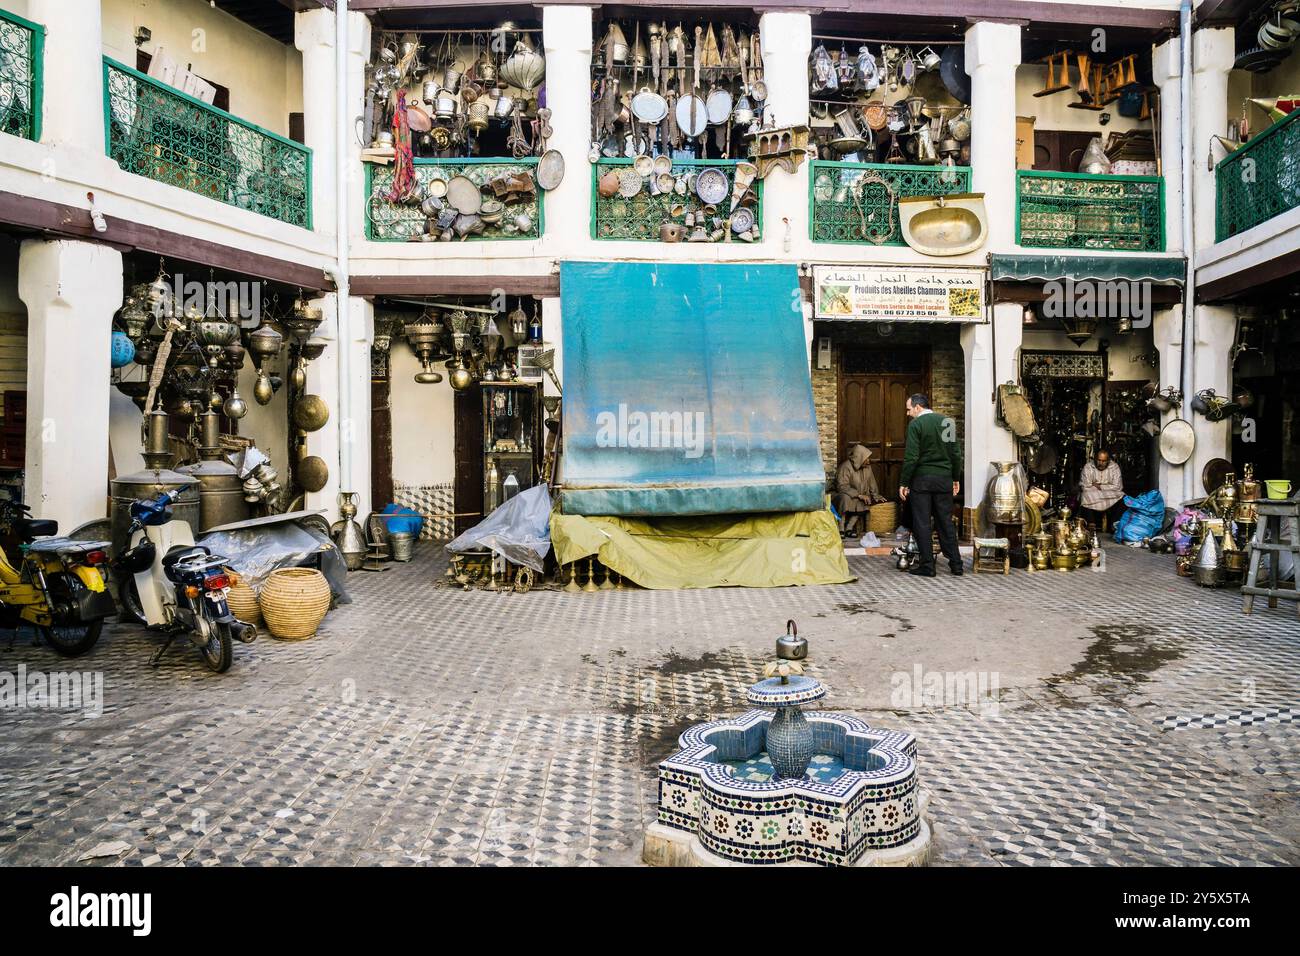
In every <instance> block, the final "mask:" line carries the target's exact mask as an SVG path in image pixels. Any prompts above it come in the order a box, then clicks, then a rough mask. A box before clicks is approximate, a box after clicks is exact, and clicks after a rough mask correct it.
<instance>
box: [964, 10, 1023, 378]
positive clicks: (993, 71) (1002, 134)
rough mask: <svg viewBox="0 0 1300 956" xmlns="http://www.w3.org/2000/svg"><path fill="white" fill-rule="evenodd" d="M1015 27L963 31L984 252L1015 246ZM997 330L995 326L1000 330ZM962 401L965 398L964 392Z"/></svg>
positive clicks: (973, 165)
mask: <svg viewBox="0 0 1300 956" xmlns="http://www.w3.org/2000/svg"><path fill="white" fill-rule="evenodd" d="M1019 65H1020V27H1019V25H1017V24H1014V23H975V24H972V25H971V26H970V28H969V29H968V30H967V31H966V72H967V73H969V74H970V78H971V140H970V146H971V188H972V191H974V192H977V193H983V194H984V203H985V206H986V207H987V208H988V210H989V217H988V219H989V241H988V244H987V245H986V246H985V249H986V250H987V251H989V252H1014V251H1015V250H1016V248H1017V247H1016V223H1015V209H1016V67H1017V66H1019ZM999 331H1000V330H999ZM967 401H968V402H969V401H970V397H969V394H968V397H967Z"/></svg>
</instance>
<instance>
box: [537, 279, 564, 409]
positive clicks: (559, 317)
mask: <svg viewBox="0 0 1300 956" xmlns="http://www.w3.org/2000/svg"><path fill="white" fill-rule="evenodd" d="M541 308H542V339H543V341H544V343H545V345H546V347H547V348H548V349H554V350H555V377H556V378H558V379H559V380H560V383H561V384H563V383H564V313H563V312H562V311H561V310H560V297H559V296H553V297H550V298H546V299H543V300H542V305H541ZM542 394H543V395H558V394H559V392H557V391H556V390H555V383H554V382H552V381H551V377H550V376H549V375H544V376H543V378H542Z"/></svg>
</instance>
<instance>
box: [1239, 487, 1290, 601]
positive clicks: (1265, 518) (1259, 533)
mask: <svg viewBox="0 0 1300 956" xmlns="http://www.w3.org/2000/svg"><path fill="white" fill-rule="evenodd" d="M1255 510H1256V512H1257V513H1258V515H1259V523H1258V524H1257V525H1256V526H1255V536H1254V537H1253V538H1251V541H1250V568H1249V570H1247V572H1246V583H1245V584H1243V585H1242V586H1241V593H1242V595H1243V597H1242V606H1241V609H1242V611H1243V612H1245V613H1246V614H1249V613H1250V612H1251V611H1252V610H1254V608H1255V598H1256V597H1266V598H1268V606H1269V607H1277V602H1278V599H1279V598H1280V599H1281V600H1283V601H1294V602H1295V610H1296V617H1297V618H1300V589H1297V588H1296V587H1294V586H1293V587H1291V588H1283V587H1281V586H1280V582H1279V581H1278V559H1277V558H1276V557H1274V555H1278V554H1281V553H1282V552H1285V551H1289V552H1290V553H1291V558H1292V560H1293V561H1294V562H1295V567H1296V569H1297V571H1300V534H1296V533H1292V535H1291V537H1290V539H1289V540H1287V541H1283V540H1282V522H1283V519H1284V518H1291V519H1292V520H1295V521H1297V522H1300V497H1295V498H1283V499H1274V500H1267V499H1261V500H1259V501H1258V502H1256V503H1255ZM1269 531H1272V534H1271V536H1270V535H1269V533H1268V532H1269ZM1267 537H1271V538H1272V540H1271V541H1266V540H1265V538H1267ZM1265 552H1267V553H1268V554H1269V555H1270V557H1269V561H1268V569H1269V586H1268V587H1260V586H1259V559H1260V558H1261V557H1262V556H1263V555H1264V554H1265ZM1296 583H1300V581H1298V582H1296Z"/></svg>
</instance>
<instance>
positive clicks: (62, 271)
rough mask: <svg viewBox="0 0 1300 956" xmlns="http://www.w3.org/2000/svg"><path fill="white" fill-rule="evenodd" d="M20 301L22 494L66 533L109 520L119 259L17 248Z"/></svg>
mask: <svg viewBox="0 0 1300 956" xmlns="http://www.w3.org/2000/svg"><path fill="white" fill-rule="evenodd" d="M18 296H19V298H21V299H22V300H23V303H24V304H25V305H26V306H27V465H26V474H25V484H26V488H25V495H26V499H27V504H28V505H30V506H31V509H32V514H33V515H35V516H37V517H41V518H54V519H56V520H57V521H58V522H59V526H60V527H61V528H63V529H64V530H68V531H70V530H72V529H73V528H75V527H76V526H77V525H79V524H81V523H83V522H86V521H90V520H93V519H96V518H102V517H104V516H105V515H106V514H107V513H108V436H109V401H108V396H109V390H110V389H111V388H112V385H111V383H110V375H109V361H108V357H109V349H110V340H111V336H112V331H113V330H112V321H113V313H114V312H115V311H117V309H118V308H120V307H121V305H122V254H121V253H120V252H118V251H117V250H116V249H111V248H109V247H108V246H104V245H100V244H98V243H90V242H78V241H73V240H54V241H48V240H43V239H28V240H25V241H24V242H23V244H22V247H21V249H20V251H19V254H18Z"/></svg>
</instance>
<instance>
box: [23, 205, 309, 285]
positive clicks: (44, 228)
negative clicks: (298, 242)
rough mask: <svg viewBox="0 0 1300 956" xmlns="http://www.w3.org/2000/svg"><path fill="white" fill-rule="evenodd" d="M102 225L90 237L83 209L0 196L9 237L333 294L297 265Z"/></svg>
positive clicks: (127, 224) (122, 222)
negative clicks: (26, 236) (71, 243)
mask: <svg viewBox="0 0 1300 956" xmlns="http://www.w3.org/2000/svg"><path fill="white" fill-rule="evenodd" d="M104 219H105V220H106V222H107V225H108V228H107V230H106V231H104V232H102V233H99V232H96V231H95V227H94V225H93V224H92V223H91V221H90V212H89V211H88V210H86V209H81V208H79V207H77V206H67V205H64V204H63V203H54V202H50V201H48V200H45V199H34V198H32V197H31V196H22V195H19V194H18V193H11V192H0V224H4V225H7V226H9V227H11V229H10V231H15V232H28V233H37V234H39V235H42V236H44V237H46V238H50V239H83V240H86V241H88V242H99V243H102V244H104V245H107V246H112V247H113V248H115V249H118V250H120V251H122V252H145V253H149V254H151V255H158V256H166V257H168V258H174V259H183V260H186V261H188V262H197V263H199V264H200V265H205V266H211V267H213V268H214V269H229V270H230V271H231V272H239V273H242V274H244V275H248V276H252V277H253V278H256V279H266V280H267V281H270V282H283V283H285V284H286V285H293V286H301V287H302V288H303V289H309V290H311V291H313V292H320V291H333V288H334V284H333V283H332V282H331V281H330V280H329V279H328V278H327V277H326V275H325V271H324V270H323V269H318V268H313V267H312V266H307V265H303V264H302V263H300V262H290V261H289V260H287V259H278V258H276V257H275V256H266V255H262V254H261V253H256V252H249V251H248V250H247V249H238V248H236V247H234V246H226V245H222V244H221V243H219V242H209V241H208V240H206V239H196V238H194V237H193V236H188V235H182V234H181V233H178V232H171V231H169V230H166V229H159V228H157V227H156V226H149V225H145V224H144V223H139V222H132V221H130V220H128V219H118V218H116V217H114V216H107V215H106V216H105V217H104Z"/></svg>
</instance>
